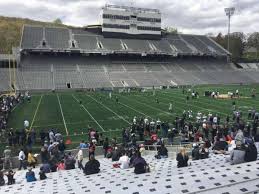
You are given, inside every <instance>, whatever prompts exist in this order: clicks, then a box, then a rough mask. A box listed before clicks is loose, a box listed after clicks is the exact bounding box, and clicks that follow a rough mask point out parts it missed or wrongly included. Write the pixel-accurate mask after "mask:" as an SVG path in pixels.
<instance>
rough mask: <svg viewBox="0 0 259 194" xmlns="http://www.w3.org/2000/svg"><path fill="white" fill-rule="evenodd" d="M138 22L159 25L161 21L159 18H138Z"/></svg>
mask: <svg viewBox="0 0 259 194" xmlns="http://www.w3.org/2000/svg"><path fill="white" fill-rule="evenodd" d="M138 21H142V22H158V23H161V19H160V18H145V17H138Z"/></svg>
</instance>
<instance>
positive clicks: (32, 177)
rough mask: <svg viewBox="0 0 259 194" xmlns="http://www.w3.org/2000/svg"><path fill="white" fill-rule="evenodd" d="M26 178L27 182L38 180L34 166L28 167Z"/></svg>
mask: <svg viewBox="0 0 259 194" xmlns="http://www.w3.org/2000/svg"><path fill="white" fill-rule="evenodd" d="M25 177H26V180H27V182H33V181H36V180H37V179H36V177H35V173H34V172H33V171H32V168H31V167H30V168H28V172H26V176H25Z"/></svg>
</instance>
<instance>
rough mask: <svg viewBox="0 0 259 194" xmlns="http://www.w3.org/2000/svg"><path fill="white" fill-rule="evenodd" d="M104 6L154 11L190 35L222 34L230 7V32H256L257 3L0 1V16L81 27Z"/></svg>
mask: <svg viewBox="0 0 259 194" xmlns="http://www.w3.org/2000/svg"><path fill="white" fill-rule="evenodd" d="M106 3H110V4H116V5H121V4H122V5H133V6H137V7H144V8H158V9H160V10H161V12H162V15H163V16H162V21H163V27H167V26H170V27H175V28H177V29H178V30H179V31H181V32H183V33H194V34H206V33H213V34H217V33H219V32H222V33H226V31H227V17H226V16H225V12H224V8H225V7H228V6H234V7H236V13H235V15H234V16H233V18H232V29H231V31H241V32H245V33H251V32H255V31H259V0H0V15H3V16H11V17H23V18H30V19H34V20H41V21H53V20H54V19H56V18H61V19H62V21H63V22H64V23H65V24H69V25H74V26H83V25H88V24H98V23H99V21H100V11H101V7H102V6H104V5H105V4H106Z"/></svg>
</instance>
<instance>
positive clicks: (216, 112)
mask: <svg viewBox="0 0 259 194" xmlns="http://www.w3.org/2000/svg"><path fill="white" fill-rule="evenodd" d="M162 93H164V94H165V92H162ZM168 97H169V96H168ZM170 97H171V98H174V97H172V96H170ZM160 98H162V99H167V98H163V97H160ZM175 98H178V99H184V98H181V97H175ZM175 98H174V99H175ZM167 100H168V99H167ZM175 103H178V104H183V105H188V106H192V107H196V108H202V109H203V110H208V109H206V108H203V107H199V106H196V105H193V104H189V103H187V104H186V103H183V102H177V101H176V102H175ZM199 103H200V104H208V105H210V106H211V104H209V103H203V102H199ZM214 107H217V106H214ZM217 109H218V107H217ZM213 112H215V113H218V114H222V115H228V114H226V113H224V112H220V111H213Z"/></svg>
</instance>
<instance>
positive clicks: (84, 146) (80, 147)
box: [79, 140, 87, 149]
mask: <svg viewBox="0 0 259 194" xmlns="http://www.w3.org/2000/svg"><path fill="white" fill-rule="evenodd" d="M82 148H87V145H86V143H85V142H84V141H83V140H82V141H81V143H80V144H79V149H82Z"/></svg>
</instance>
